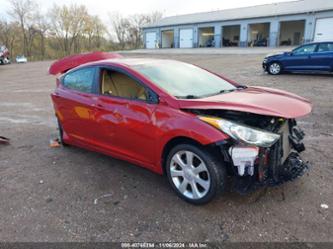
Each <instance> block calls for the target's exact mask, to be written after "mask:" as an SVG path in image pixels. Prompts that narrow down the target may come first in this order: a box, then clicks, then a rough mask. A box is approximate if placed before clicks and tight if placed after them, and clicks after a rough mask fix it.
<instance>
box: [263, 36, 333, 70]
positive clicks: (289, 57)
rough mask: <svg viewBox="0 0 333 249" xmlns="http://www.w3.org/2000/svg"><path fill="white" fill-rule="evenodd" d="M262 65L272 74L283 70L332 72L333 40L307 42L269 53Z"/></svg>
mask: <svg viewBox="0 0 333 249" xmlns="http://www.w3.org/2000/svg"><path fill="white" fill-rule="evenodd" d="M262 66H263V69H264V70H265V71H267V72H268V73H269V74H272V75H277V74H281V73H283V72H333V42H317V43H309V44H305V45H302V46H299V47H297V48H295V49H294V50H292V51H291V52H285V53H279V54H274V55H269V56H267V57H266V58H265V59H264V61H263V63H262Z"/></svg>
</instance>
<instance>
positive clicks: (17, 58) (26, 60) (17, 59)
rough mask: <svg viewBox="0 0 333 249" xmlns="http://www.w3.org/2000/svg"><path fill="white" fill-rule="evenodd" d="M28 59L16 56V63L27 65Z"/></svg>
mask: <svg viewBox="0 0 333 249" xmlns="http://www.w3.org/2000/svg"><path fill="white" fill-rule="evenodd" d="M27 62H28V59H27V58H26V57H25V56H24V55H18V56H16V63H27Z"/></svg>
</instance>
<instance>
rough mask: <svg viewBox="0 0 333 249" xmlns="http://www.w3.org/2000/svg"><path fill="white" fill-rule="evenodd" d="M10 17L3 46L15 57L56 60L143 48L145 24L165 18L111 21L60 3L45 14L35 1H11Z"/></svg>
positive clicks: (115, 16)
mask: <svg viewBox="0 0 333 249" xmlns="http://www.w3.org/2000/svg"><path fill="white" fill-rule="evenodd" d="M8 1H9V3H10V10H9V11H8V17H7V18H6V19H5V18H3V17H2V18H1V17H0V45H5V46H6V47H7V48H8V49H9V51H10V54H11V57H12V58H14V57H15V56H16V55H22V54H23V55H25V56H27V57H28V58H29V59H30V60H45V59H56V58H60V57H63V56H66V55H71V54H77V53H82V52H87V51H95V50H99V51H114V50H122V49H135V48H141V47H142V46H143V43H142V30H141V28H142V27H143V26H144V25H147V24H150V23H154V22H156V21H158V20H159V19H161V18H162V13H160V12H153V13H150V14H135V15H131V16H127V17H124V16H122V15H120V14H119V13H110V14H109V19H110V21H109V23H105V22H103V20H101V18H100V17H99V16H96V15H91V14H90V13H89V11H88V9H87V7H86V6H85V5H77V4H70V5H57V4H55V5H54V6H53V7H52V8H51V9H49V10H47V11H46V12H45V13H43V12H42V11H41V8H40V6H38V4H37V3H36V2H35V1H34V0H8Z"/></svg>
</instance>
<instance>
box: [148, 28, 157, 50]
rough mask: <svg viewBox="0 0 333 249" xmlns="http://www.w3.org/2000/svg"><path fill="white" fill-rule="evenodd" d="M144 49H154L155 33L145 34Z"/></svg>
mask: <svg viewBox="0 0 333 249" xmlns="http://www.w3.org/2000/svg"><path fill="white" fill-rule="evenodd" d="M146 48H156V32H148V33H146Z"/></svg>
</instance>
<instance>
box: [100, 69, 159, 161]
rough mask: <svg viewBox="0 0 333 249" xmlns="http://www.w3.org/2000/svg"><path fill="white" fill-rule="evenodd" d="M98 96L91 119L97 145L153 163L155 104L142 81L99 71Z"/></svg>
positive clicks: (112, 71)
mask: <svg viewBox="0 0 333 249" xmlns="http://www.w3.org/2000/svg"><path fill="white" fill-rule="evenodd" d="M99 84H100V95H99V97H98V102H97V104H96V110H95V119H96V122H97V125H98V127H99V130H98V131H97V133H98V140H99V141H100V146H101V147H103V148H104V149H107V150H111V151H113V152H115V153H117V154H120V155H122V156H123V157H126V158H130V159H132V160H135V161H138V162H144V163H145V164H151V163H153V162H154V155H155V153H154V152H155V147H156V138H157V136H156V133H157V130H156V127H155V123H154V114H155V109H156V106H157V104H156V103H151V102H149V101H148V91H150V90H149V89H148V88H147V87H146V86H145V85H143V83H142V82H140V81H138V80H137V79H135V77H133V76H132V75H130V74H128V73H127V72H125V71H123V70H120V69H115V68H112V69H111V68H100V69H99Z"/></svg>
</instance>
